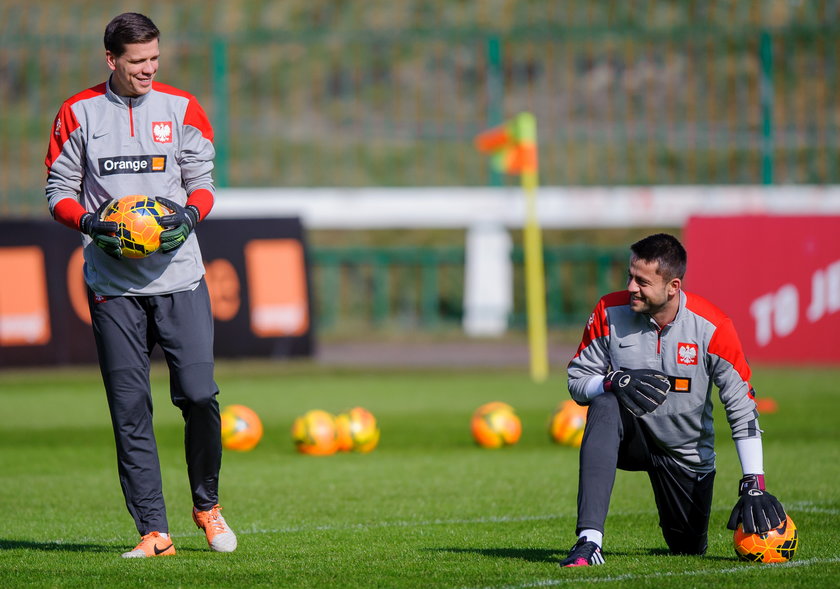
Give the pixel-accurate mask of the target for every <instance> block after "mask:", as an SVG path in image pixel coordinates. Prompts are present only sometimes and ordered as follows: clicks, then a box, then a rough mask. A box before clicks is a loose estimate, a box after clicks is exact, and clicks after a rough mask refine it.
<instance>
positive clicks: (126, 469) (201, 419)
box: [90, 280, 222, 534]
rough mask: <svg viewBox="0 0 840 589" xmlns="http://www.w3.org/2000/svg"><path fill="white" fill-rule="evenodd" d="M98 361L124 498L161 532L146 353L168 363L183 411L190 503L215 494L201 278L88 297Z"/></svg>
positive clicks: (209, 344) (215, 437) (216, 446)
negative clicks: (151, 291) (158, 290)
mask: <svg viewBox="0 0 840 589" xmlns="http://www.w3.org/2000/svg"><path fill="white" fill-rule="evenodd" d="M90 310H91V319H92V322H93V331H94V336H95V338H96V347H97V351H98V353H99V366H100V369H101V371H102V379H103V381H104V384H105V391H106V394H107V397H108V407H109V409H110V413H111V422H112V424H113V427H114V439H115V441H116V446H117V466H118V470H119V476H120V484H121V486H122V490H123V495H124V496H125V502H126V506H127V507H128V511H129V512H130V513H131V515H132V517H133V518H134V521H135V523H136V525H137V530H138V531H139V532H140V533H141V534H147V533H148V532H151V531H158V532H168V531H169V526H168V522H167V519H166V507H165V505H164V500H163V489H162V484H161V475H160V462H159V460H158V452H157V444H156V441H155V435H154V429H153V427H152V395H151V387H150V384H149V367H150V354H151V352H152V349H153V348H154V346H155V344H157V345H159V346H160V347H161V349H162V350H163V353H164V356H165V358H166V362H167V364H168V366H169V374H170V378H169V385H170V396H171V399H172V403H173V404H174V405H175V406H176V407H178V408H179V409H180V410H181V413H182V415H183V418H184V424H185V425H184V445H185V450H186V461H187V473H188V476H189V481H190V489H191V490H192V496H193V505H195V506H196V507H197V508H199V509H203V510H206V509H210V508H211V507H213V505H215V504H216V503H217V502H218V481H219V469H220V467H221V458H222V446H221V420H220V417H219V405H218V402H217V401H216V395H217V394H218V392H219V391H218V388H217V386H216V383H215V382H214V380H213V319H212V315H211V312H210V301H209V297H208V293H207V286H206V284H205V282H204V281H203V280H202V281H201V283H200V284H199V286H198V287H197V288H196V289H194V290H192V291H183V292H177V293H173V294H169V295H158V296H125V297H110V298H106V299H104V300H102V299H101V297H93V296H91V297H90Z"/></svg>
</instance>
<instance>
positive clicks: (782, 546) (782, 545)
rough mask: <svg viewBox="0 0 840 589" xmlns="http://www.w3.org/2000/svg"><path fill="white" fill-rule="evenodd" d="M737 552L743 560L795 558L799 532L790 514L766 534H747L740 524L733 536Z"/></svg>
mask: <svg viewBox="0 0 840 589" xmlns="http://www.w3.org/2000/svg"><path fill="white" fill-rule="evenodd" d="M733 542H734V544H735V554H737V555H738V558H739V559H741V560H749V561H752V562H765V563H779V562H787V561H789V560H791V559H793V557H794V555H795V554H796V549H797V548H798V547H799V532H798V531H797V530H796V525H794V523H793V520H792V519H790V516H789V515H788V516H787V517H786V519H785V521H783V522H782V525H780V526H779V527H778V528H776V529H774V530H770V531H769V532H767V533H765V534H747V533H745V532H744V528H743V527H742V526H741V525H740V524H739V525H738V529H737V530H735V537H734V538H733Z"/></svg>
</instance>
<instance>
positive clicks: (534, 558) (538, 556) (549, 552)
mask: <svg viewBox="0 0 840 589" xmlns="http://www.w3.org/2000/svg"><path fill="white" fill-rule="evenodd" d="M427 550H434V551H436V552H451V553H454V554H480V555H482V556H490V557H493V558H515V559H519V560H527V561H528V562H554V563H559V562H560V561H561V560H563V559H564V558H566V553H565V552H564V551H562V550H556V549H548V548H428V549H427ZM639 555H647V556H667V557H670V558H698V559H702V560H724V561H735V560H737V559H736V558H734V557H731V556H720V555H709V554H705V555H703V556H695V555H679V554H672V553H671V552H670V551H669V550H668V549H666V548H649V549H647V550H631V551H626V550H614V551H613V550H610V551H608V552H605V553H604V557H605V558H607V559H609V557H610V556H639Z"/></svg>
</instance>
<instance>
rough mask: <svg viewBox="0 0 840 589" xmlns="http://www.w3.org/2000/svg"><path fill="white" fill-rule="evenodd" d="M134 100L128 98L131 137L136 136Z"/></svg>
mask: <svg viewBox="0 0 840 589" xmlns="http://www.w3.org/2000/svg"><path fill="white" fill-rule="evenodd" d="M133 105H134V101H133V100H132V99H131V98H129V99H128V126H129V132H130V135H131V137H134V106H133Z"/></svg>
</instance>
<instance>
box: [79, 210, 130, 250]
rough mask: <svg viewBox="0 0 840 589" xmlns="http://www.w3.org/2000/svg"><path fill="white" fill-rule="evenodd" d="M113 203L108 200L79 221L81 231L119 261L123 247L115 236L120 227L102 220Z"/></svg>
mask: <svg viewBox="0 0 840 589" xmlns="http://www.w3.org/2000/svg"><path fill="white" fill-rule="evenodd" d="M112 202H114V201H113V200H106V201H105V202H103V203H102V204H101V205H99V208H98V209H96V212H95V213H85V214H84V215H82V218H81V219H80V220H79V231H81V232H82V233H87V234H88V235H90V236H91V238H92V239H93V243H95V244H96V245H97V246H98V247H100V248H102V250H103V251H104V252H105V253H106V254H108V255H109V256H111V257H112V258H115V259H117V260H119V259H120V258H122V246H120V238H119V237H117V236H116V235H115V233H116V232H117V229H119V227H118V226H117V224H116V223H115V222H114V221H103V220H102V216H103V215H104V214H105V211H106V209H107V208H108V207H109V206H111V203H112Z"/></svg>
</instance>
